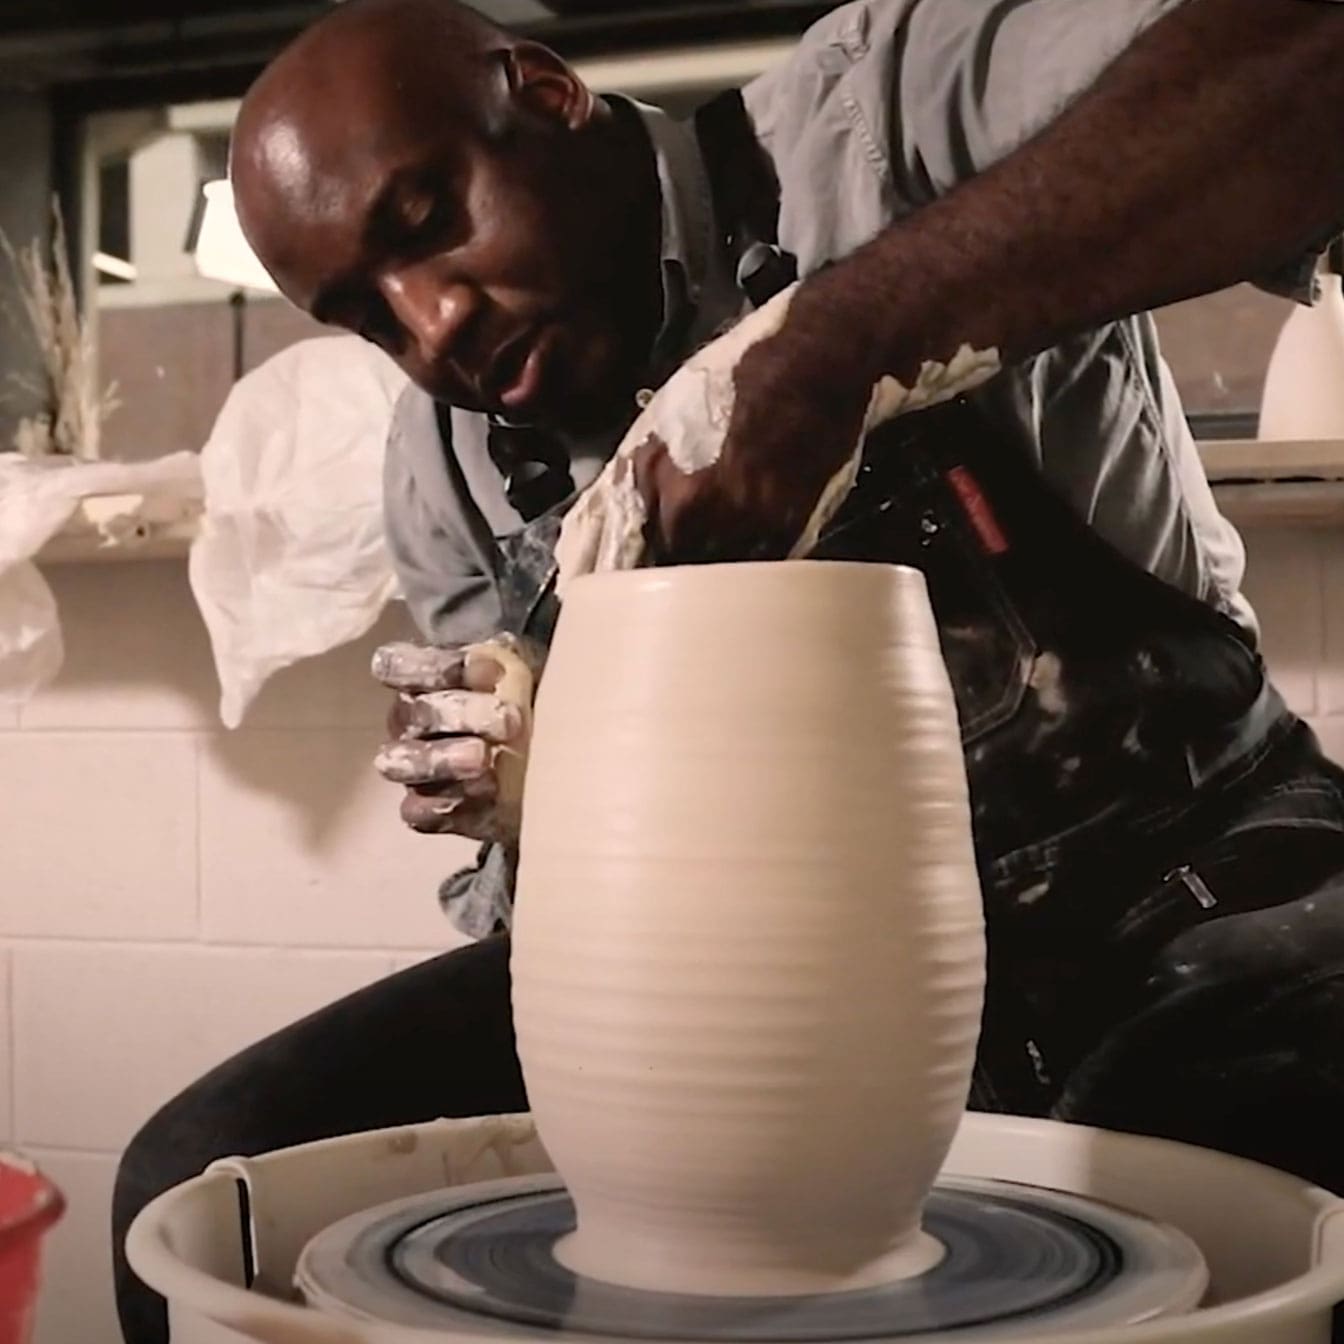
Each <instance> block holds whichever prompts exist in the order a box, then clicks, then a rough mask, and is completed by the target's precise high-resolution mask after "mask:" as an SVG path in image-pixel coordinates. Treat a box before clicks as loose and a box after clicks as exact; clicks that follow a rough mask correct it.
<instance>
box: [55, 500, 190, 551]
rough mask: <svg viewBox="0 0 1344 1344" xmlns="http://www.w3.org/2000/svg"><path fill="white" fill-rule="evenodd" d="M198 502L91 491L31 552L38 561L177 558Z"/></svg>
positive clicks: (186, 543) (186, 545)
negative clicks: (59, 527)
mask: <svg viewBox="0 0 1344 1344" xmlns="http://www.w3.org/2000/svg"><path fill="white" fill-rule="evenodd" d="M201 507H202V506H201V504H200V502H199V501H190V500H183V499H180V498H176V497H173V498H169V497H166V496H165V497H162V498H159V497H156V496H154V495H91V496H89V497H88V498H87V499H85V500H84V501H83V502H82V504H81V505H80V507H79V509H78V511H77V512H76V513H75V515H74V517H73V518H71V520H70V521H69V522H68V523H67V524H66V525H65V527H64V529H63V530H62V531H61V532H60V533H59V534H58V535H57V536H55V537H53V538H52V540H51V541H49V542H48V543H47V545H46V546H44V547H43V548H42V550H41V551H39V552H38V554H37V562H38V564H91V563H93V564H102V563H110V562H113V561H125V560H172V559H181V558H182V557H184V556H185V555H186V554H187V552H188V551H189V550H190V549H191V543H192V541H193V540H195V537H196V533H197V531H198V530H199V528H200V520H201Z"/></svg>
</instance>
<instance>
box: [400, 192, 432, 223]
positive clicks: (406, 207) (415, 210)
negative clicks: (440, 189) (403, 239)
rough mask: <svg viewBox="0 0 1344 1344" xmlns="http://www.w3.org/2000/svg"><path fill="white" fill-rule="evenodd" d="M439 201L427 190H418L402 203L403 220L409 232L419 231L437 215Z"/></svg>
mask: <svg viewBox="0 0 1344 1344" xmlns="http://www.w3.org/2000/svg"><path fill="white" fill-rule="evenodd" d="M437 204H438V202H437V201H436V200H435V198H434V197H433V196H432V195H431V194H430V193H429V192H427V191H417V192H414V193H412V194H411V195H410V196H408V197H406V199H405V200H403V201H402V203H401V222H402V224H403V225H404V226H405V228H406V230H407V232H409V233H418V232H419V231H420V230H421V229H423V228H424V227H425V225H426V224H428V223H429V222H430V221H431V220H432V219H433V218H434V215H435V211H436V207H437Z"/></svg>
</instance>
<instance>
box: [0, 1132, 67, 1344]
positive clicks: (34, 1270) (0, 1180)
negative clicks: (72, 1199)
mask: <svg viewBox="0 0 1344 1344" xmlns="http://www.w3.org/2000/svg"><path fill="white" fill-rule="evenodd" d="M64 1208H65V1199H64V1198H63V1196H62V1195H61V1192H60V1191H59V1190H58V1189H57V1188H56V1187H55V1186H54V1185H52V1183H51V1182H50V1181H49V1180H47V1178H46V1177H45V1176H43V1175H42V1173H41V1172H40V1171H38V1170H37V1168H36V1167H34V1166H33V1164H32V1163H31V1162H29V1161H27V1160H26V1159H24V1158H22V1157H20V1156H19V1155H18V1154H16V1153H0V1344H28V1341H29V1339H30V1338H31V1337H32V1329H33V1319H34V1316H35V1314H36V1307H37V1285H38V1277H39V1274H40V1270H41V1259H42V1234H43V1233H44V1232H46V1230H47V1229H48V1228H49V1227H50V1226H51V1225H52V1224H53V1223H54V1222H55V1221H56V1220H57V1219H58V1218H59V1217H60V1216H61V1213H62V1211H63V1210H64Z"/></svg>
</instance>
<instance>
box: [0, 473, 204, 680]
mask: <svg viewBox="0 0 1344 1344" xmlns="http://www.w3.org/2000/svg"><path fill="white" fill-rule="evenodd" d="M97 495H145V496H153V497H154V498H155V499H156V500H158V499H164V498H173V497H177V498H179V499H181V500H182V501H183V505H184V510H186V509H193V510H194V506H195V503H196V501H198V500H199V499H200V495H201V482H200V469H199V464H198V462H197V458H196V454H195V453H186V452H184V453H174V454H172V455H171V456H169V457H162V458H159V459H157V460H156V461H153V462H73V461H71V460H69V459H68V458H55V457H49V458H37V459H28V458H23V457H20V456H19V455H18V454H17V453H16V454H9V453H5V454H0V701H7V702H11V703H17V704H22V703H24V702H25V701H27V700H29V699H30V698H31V697H32V696H33V695H35V694H36V693H37V692H38V691H39V690H41V688H42V687H43V686H45V685H46V684H47V682H49V681H50V680H51V679H52V678H53V677H54V676H55V675H56V673H57V672H58V671H60V667H61V662H62V659H63V655H64V647H63V644H62V641H61V624H60V619H59V615H58V613H57V610H56V599H55V598H54V597H53V596H52V592H51V589H50V588H49V587H48V586H47V582H46V580H45V579H44V578H43V577H42V575H41V574H40V573H39V572H38V569H37V566H36V565H34V564H33V563H32V561H33V557H34V556H36V555H37V553H38V552H39V551H40V550H41V549H42V548H43V547H44V546H45V545H46V544H47V542H49V541H50V540H51V539H52V538H53V537H54V536H55V535H56V534H57V533H58V532H60V531H61V529H62V528H63V527H65V525H66V524H67V523H68V522H69V521H70V519H71V518H73V517H74V515H75V513H76V511H77V510H78V509H79V507H80V504H81V502H82V501H83V500H85V499H88V498H90V497H91V496H97ZM112 540H114V539H110V540H109V544H111V541H112Z"/></svg>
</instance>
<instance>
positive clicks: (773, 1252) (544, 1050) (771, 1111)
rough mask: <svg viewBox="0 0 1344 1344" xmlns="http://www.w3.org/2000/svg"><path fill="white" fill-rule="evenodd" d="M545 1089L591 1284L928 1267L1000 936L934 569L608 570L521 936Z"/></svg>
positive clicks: (579, 1257) (571, 1261)
mask: <svg viewBox="0 0 1344 1344" xmlns="http://www.w3.org/2000/svg"><path fill="white" fill-rule="evenodd" d="M513 985H514V989H513V994H514V1017H515V1025H516V1028H517V1034H518V1048H519V1055H520V1058H521V1060H522V1064H523V1071H524V1076H525V1079H526V1082H527V1088H528V1095H529V1098H530V1102H531V1105H532V1108H533V1111H534V1113H535V1116H536V1120H537V1124H538V1127H539V1129H540V1132H541V1135H542V1138H543V1141H544V1143H545V1144H546V1147H547V1150H548V1152H549V1153H550V1155H551V1157H552V1158H553V1160H554V1162H555V1164H556V1167H557V1168H558V1170H559V1171H560V1173H561V1175H562V1176H563V1177H564V1179H565V1181H566V1183H567V1185H568V1187H569V1190H570V1193H571V1194H572V1196H573V1198H574V1201H575V1205H576V1211H577V1216H578V1227H577V1231H576V1232H575V1233H573V1234H572V1235H571V1236H569V1237H568V1238H566V1239H564V1240H563V1241H562V1242H561V1243H560V1244H559V1246H558V1247H557V1254H558V1256H559V1258H560V1259H561V1261H562V1262H563V1263H564V1264H566V1265H567V1266H568V1267H569V1268H571V1269H572V1270H574V1271H575V1272H577V1273H580V1274H582V1275H584V1276H587V1277H589V1278H593V1279H598V1280H605V1281H609V1282H618V1283H621V1284H624V1285H627V1286H631V1287H637V1288H643V1289H650V1290H659V1291H669V1292H679V1293H699V1294H713V1295H724V1294H727V1295H773V1294H796V1293H811V1292H826V1291H838V1290H843V1289H847V1288H855V1287H861V1286H867V1285H871V1284H874V1283H881V1282H888V1281H891V1280H894V1279H897V1278H901V1277H904V1276H907V1275H910V1274H916V1273H920V1272H922V1271H923V1270H925V1269H927V1268H929V1267H930V1265H931V1264H933V1263H936V1261H937V1259H938V1258H939V1257H940V1255H941V1248H940V1247H939V1246H938V1245H937V1244H936V1243H935V1242H933V1241H932V1240H931V1239H930V1238H929V1237H927V1236H926V1235H925V1234H924V1233H923V1232H922V1230H921V1226H920V1221H921V1213H922V1208H923V1204H924V1200H925V1198H926V1196H927V1194H928V1192H929V1189H930V1186H931V1185H932V1182H933V1180H934V1178H935V1176H936V1175H937V1173H938V1171H939V1169H940V1167H941V1165H942V1163H943V1160H944V1158H945V1156H946V1154H947V1150H948V1147H949V1144H950V1143H951V1140H952V1138H953V1135H954V1133H955V1132H956V1129H957V1126H958V1124H959V1122H960V1119H961V1116H962V1114H963V1111H964V1107H965V1103H966V1098H967V1092H968V1089H969V1084H970V1076H971V1070H972V1066H973V1062H974V1055H975V1047H976V1039H977V1035H978V1031H979V1025H980V1013H981V1007H982V998H983V987H984V929H983V916H982V909H981V898H980V890H979V884H978V880H977V875H976V868H975V859H974V853H973V849H972V842H971V827H970V810H969V805H968V798H967V784H966V775H965V766H964V761H963V757H962V752H961V745H960V740H959V734H958V727H957V716H956V709H955V705H954V702H953V699H952V692H951V688H950V685H949V682H948V677H947V671H946V668H945V666H944V664H943V661H942V657H941V655H940V652H939V645H938V636H937V631H936V629H935V626H934V621H933V615H932V611H931V609H930V606H929V601H928V596H927V592H926V589H925V585H924V580H923V577H922V575H920V574H919V573H918V571H916V570H912V569H900V568H896V567H893V566H886V565H866V564H832V563H823V562H817V561H801V562H790V563H778V564H738V565H721V566H700V567H688V568H677V569H662V570H656V569H655V570H641V571H634V572H626V573H614V574H602V575H597V576H593V577H589V578H584V579H581V580H579V581H577V582H576V583H575V584H574V585H573V587H572V589H571V590H570V593H569V595H568V596H567V598H566V601H565V604H564V610H563V613H562V615H561V619H560V624H559V628H558V630H557V633H556V638H555V642H554V644H553V646H552V650H551V654H550V658H549V661H548V663H547V668H546V674H545V677H544V678H543V680H542V684H541V690H540V693H539V696H538V700H537V706H536V718H535V726H534V737H533V741H532V747H531V755H530V760H529V766H528V776H527V788H526V794H525V798H524V812H523V833H522V861H521V867H520V872H519V886H518V904H517V910H516V917H515V925H514V934H513Z"/></svg>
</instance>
